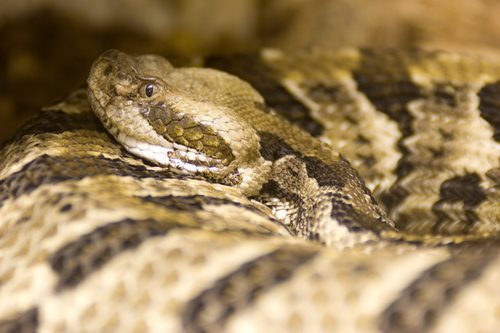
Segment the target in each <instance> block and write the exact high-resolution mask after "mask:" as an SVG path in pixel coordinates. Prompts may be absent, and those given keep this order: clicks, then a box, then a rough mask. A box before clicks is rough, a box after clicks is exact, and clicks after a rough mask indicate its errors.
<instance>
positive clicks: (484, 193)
mask: <svg viewBox="0 0 500 333" xmlns="http://www.w3.org/2000/svg"><path fill="white" fill-rule="evenodd" d="M499 110H500V71H499V67H498V65H497V64H496V63H495V62H494V61H492V60H486V59H483V58H477V57H472V56H464V55H458V54H455V53H449V52H440V51H423V50H411V51H394V50H384V51H377V50H354V49H351V50H342V51H338V52H328V53H327V52H319V51H317V52H316V51H314V52H313V51H311V52H304V53H299V54H296V55H285V54H283V53H281V52H280V51H277V50H264V51H262V52H261V53H259V54H255V55H245V56H232V57H213V58H207V59H206V60H204V66H203V67H193V68H176V67H174V66H172V65H171V64H170V63H169V62H168V61H167V60H165V59H164V58H162V57H159V56H154V55H142V56H130V55H127V54H125V53H122V52H119V51H116V50H110V51H107V52H105V53H104V54H102V55H101V56H100V57H99V58H98V59H97V60H96V61H95V62H94V64H93V66H92V68H91V70H90V74H89V78H88V88H87V91H83V90H78V91H75V92H74V93H72V94H70V95H69V96H68V97H66V98H65V99H63V100H61V101H60V102H58V103H56V104H54V105H52V106H50V107H46V108H44V110H43V111H42V112H41V113H40V114H39V115H38V116H36V117H35V118H33V119H32V120H31V121H30V122H28V123H27V124H26V125H25V126H23V127H22V128H21V129H19V130H18V132H17V134H16V135H15V136H14V137H13V138H11V139H9V140H7V141H6V142H4V143H3V144H2V146H1V147H0V189H1V192H0V216H1V222H2V223H1V224H0V333H7V332H9V333H11V332H450V331H453V332H496V331H498V329H499V327H500V315H499V313H500V287H499V286H498V279H499V277H500V258H499V256H498V249H499V239H498V236H497V233H498V230H499V222H500V221H499V220H500V205H499V203H500V192H499V190H498V189H499V188H500V186H499V185H500V168H499V159H500V143H499V141H500V111H499Z"/></svg>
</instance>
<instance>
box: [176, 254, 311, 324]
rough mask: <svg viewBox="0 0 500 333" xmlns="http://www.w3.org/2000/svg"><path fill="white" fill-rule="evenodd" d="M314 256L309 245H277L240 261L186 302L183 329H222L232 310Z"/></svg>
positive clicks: (242, 307)
mask: <svg viewBox="0 0 500 333" xmlns="http://www.w3.org/2000/svg"><path fill="white" fill-rule="evenodd" d="M315 255H316V251H314V250H311V249H309V248H301V247H300V246H297V247H291V246H290V247H281V248H279V249H277V250H274V251H273V252H270V253H268V254H265V255H263V256H261V257H259V258H256V259H254V260H251V261H249V262H247V263H245V264H243V265H242V266H240V267H239V268H238V269H236V270H235V271H233V272H231V273H229V274H228V275H226V276H225V277H223V278H221V279H219V280H218V281H216V282H215V283H214V284H213V285H212V286H211V287H210V288H208V289H206V290H204V291H203V292H202V293H201V294H199V295H198V296H197V297H195V298H193V299H192V300H191V301H190V302H189V303H188V304H187V306H186V308H185V310H184V313H183V314H182V323H183V325H184V329H185V331H186V332H189V333H202V332H223V331H224V327H225V325H226V323H227V321H228V320H229V318H230V317H231V316H232V315H233V314H234V313H236V312H239V311H241V310H242V309H244V308H245V307H248V306H250V305H251V304H252V303H253V302H254V301H255V300H256V299H257V298H258V297H259V296H260V295H262V294H264V293H266V292H269V291H270V290H272V289H273V288H274V287H276V286H277V285H279V284H281V283H284V282H286V281H287V280H289V279H290V278H291V277H292V276H293V273H294V272H295V270H297V269H298V268H299V267H301V266H302V265H304V264H305V263H307V262H308V261H310V260H311V259H312V258H314V257H315Z"/></svg>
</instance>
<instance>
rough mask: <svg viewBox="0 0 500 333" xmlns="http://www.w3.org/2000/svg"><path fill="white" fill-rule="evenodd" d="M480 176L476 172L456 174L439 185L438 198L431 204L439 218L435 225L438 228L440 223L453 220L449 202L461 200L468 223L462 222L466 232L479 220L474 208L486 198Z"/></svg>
mask: <svg viewBox="0 0 500 333" xmlns="http://www.w3.org/2000/svg"><path fill="white" fill-rule="evenodd" d="M480 183H481V177H479V175H478V174H476V173H468V174H465V175H464V176H456V177H453V178H451V179H448V180H446V181H445V182H443V184H442V185H441V188H440V191H439V200H438V201H437V202H436V203H435V204H434V205H433V206H432V211H433V212H434V214H436V216H437V217H438V218H439V220H438V223H437V225H436V227H437V228H440V226H441V225H442V224H445V223H447V222H454V220H455V218H454V217H453V215H455V214H454V212H453V211H452V212H450V207H449V206H447V205H449V204H453V203H458V202H462V203H463V209H464V213H465V217H466V219H467V220H466V221H467V222H468V224H465V223H464V224H463V228H464V230H462V232H464V233H466V232H468V231H470V230H468V229H469V228H471V227H472V226H473V225H474V222H477V221H478V220H479V218H478V216H477V214H476V212H475V208H476V207H477V206H478V205H479V204H481V203H482V202H483V201H485V200H486V199H487V197H486V193H485V191H484V189H483V188H482V187H481V184H480Z"/></svg>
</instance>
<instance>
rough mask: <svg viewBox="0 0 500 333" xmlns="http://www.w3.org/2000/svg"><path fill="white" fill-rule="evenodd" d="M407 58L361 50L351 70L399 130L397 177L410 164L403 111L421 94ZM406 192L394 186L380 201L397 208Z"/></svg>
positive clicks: (406, 115) (409, 118) (407, 121)
mask: <svg viewBox="0 0 500 333" xmlns="http://www.w3.org/2000/svg"><path fill="white" fill-rule="evenodd" d="M405 61H407V58H406V60H405V57H404V56H401V54H398V53H397V51H393V52H387V51H386V52H377V51H372V50H363V58H362V61H361V64H360V66H359V68H357V69H356V70H355V71H354V72H353V77H354V79H355V80H356V82H357V84H358V89H359V90H360V91H361V92H363V93H364V94H365V95H366V97H367V98H368V99H369V100H370V102H371V103H373V105H374V106H375V107H376V108H377V110H379V111H381V112H383V113H385V114H387V115H388V116H389V117H390V118H391V119H392V120H394V121H396V122H397V124H398V126H399V129H400V131H401V133H402V136H401V138H400V139H399V140H398V143H397V146H398V149H399V150H400V151H401V153H402V157H401V159H400V160H399V162H398V165H397V167H396V170H395V172H396V174H397V176H398V179H401V178H403V177H405V176H406V175H407V174H408V173H410V172H411V171H412V170H413V168H414V166H413V165H412V164H411V163H410V162H409V159H408V158H409V156H410V154H411V153H410V151H409V150H408V149H407V148H406V147H405V145H404V144H403V142H404V140H405V139H406V138H408V137H409V136H411V135H413V134H414V131H413V128H412V121H413V118H412V116H411V114H410V113H409V112H408V110H407V105H408V103H409V102H410V101H412V100H415V99H417V98H420V97H424V93H423V92H422V91H421V90H420V89H419V87H418V86H416V85H415V84H414V83H413V82H412V80H411V78H410V76H409V74H408V72H407V69H406V63H405ZM406 196H407V193H406V192H405V191H404V190H403V189H401V188H399V187H398V186H397V185H396V186H394V187H393V188H391V189H390V190H389V191H387V192H386V193H383V194H382V195H381V200H382V202H383V203H384V205H385V206H386V207H387V209H388V210H389V211H390V210H392V209H393V208H395V207H397V206H398V205H399V204H400V203H401V202H402V201H403V200H404V199H405V198H406Z"/></svg>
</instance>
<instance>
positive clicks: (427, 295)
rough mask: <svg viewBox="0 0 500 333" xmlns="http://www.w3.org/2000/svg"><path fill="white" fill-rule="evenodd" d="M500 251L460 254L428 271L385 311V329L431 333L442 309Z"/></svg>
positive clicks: (409, 332)
mask: <svg viewBox="0 0 500 333" xmlns="http://www.w3.org/2000/svg"><path fill="white" fill-rule="evenodd" d="M482 248H484V247H482ZM496 252H498V248H497V249H496V250H494V251H489V252H488V253H479V252H476V253H459V254H457V255H455V256H453V257H451V258H450V259H447V260H445V261H442V262H440V263H438V264H436V265H434V266H433V267H431V268H430V269H428V270H427V271H425V272H424V273H423V274H421V275H420V276H419V277H418V278H417V279H416V280H415V281H413V282H412V283H411V284H410V285H409V286H408V287H407V288H405V289H404V290H403V291H402V292H401V295H400V296H399V297H398V298H397V300H395V301H394V302H393V303H392V304H391V305H390V306H389V307H388V308H387V309H386V310H385V311H384V312H383V313H382V316H381V331H382V332H386V333H396V332H405V333H419V332H429V331H430V330H431V329H432V327H433V326H434V325H435V324H436V323H437V321H438V320H439V317H440V316H441V314H442V310H443V309H446V307H447V305H448V304H450V303H452V302H453V300H454V299H455V297H456V295H457V294H458V293H460V292H461V291H462V290H464V289H465V288H466V287H467V286H468V285H469V284H470V283H472V282H473V281H474V280H476V279H477V278H479V277H480V276H481V274H482V272H483V271H484V269H485V268H486V267H487V266H488V264H490V263H491V262H492V261H493V260H494V259H495V258H496V257H497V256H498V255H497V253H496Z"/></svg>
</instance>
